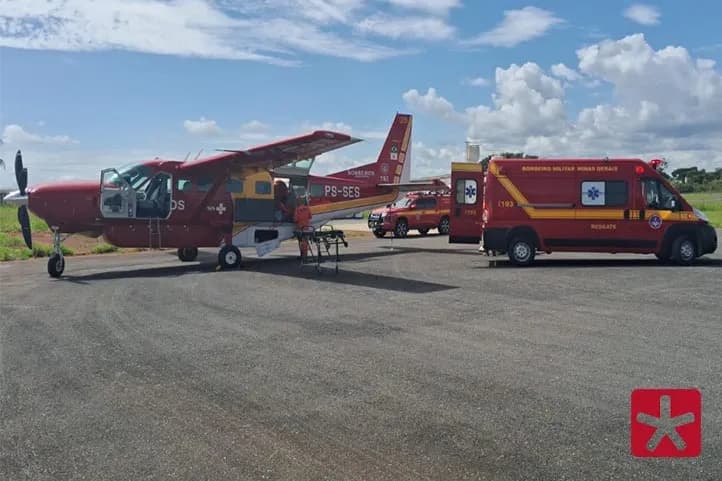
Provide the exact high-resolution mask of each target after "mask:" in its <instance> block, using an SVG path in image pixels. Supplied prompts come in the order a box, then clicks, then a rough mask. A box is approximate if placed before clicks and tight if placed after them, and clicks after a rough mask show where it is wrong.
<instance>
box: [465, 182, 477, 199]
mask: <svg viewBox="0 0 722 481" xmlns="http://www.w3.org/2000/svg"><path fill="white" fill-rule="evenodd" d="M466 196H467V197H468V198H470V199H471V198H472V197H474V196H476V187H474V186H473V185H467V186H466Z"/></svg>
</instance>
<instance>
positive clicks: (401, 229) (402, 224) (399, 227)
mask: <svg viewBox="0 0 722 481" xmlns="http://www.w3.org/2000/svg"><path fill="white" fill-rule="evenodd" d="M408 233H409V223H408V222H406V219H399V220H398V221H397V222H396V227H394V237H399V238H402V239H403V238H404V237H406V236H407V234H408Z"/></svg>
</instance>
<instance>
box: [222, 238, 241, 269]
mask: <svg viewBox="0 0 722 481" xmlns="http://www.w3.org/2000/svg"><path fill="white" fill-rule="evenodd" d="M218 265H219V266H220V268H221V269H223V270H228V269H238V268H239V267H240V265H241V251H240V250H238V247H236V246H234V245H233V244H227V245H224V246H223V247H221V250H220V252H218Z"/></svg>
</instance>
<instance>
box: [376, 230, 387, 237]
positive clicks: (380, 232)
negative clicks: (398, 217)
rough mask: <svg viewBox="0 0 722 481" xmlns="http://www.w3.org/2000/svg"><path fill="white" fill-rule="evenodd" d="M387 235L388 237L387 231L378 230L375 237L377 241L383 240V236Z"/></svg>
mask: <svg viewBox="0 0 722 481" xmlns="http://www.w3.org/2000/svg"><path fill="white" fill-rule="evenodd" d="M385 235H386V231H385V230H381V229H376V230H375V231H374V236H375V237H376V238H377V239H381V238H382V237H383V236H385Z"/></svg>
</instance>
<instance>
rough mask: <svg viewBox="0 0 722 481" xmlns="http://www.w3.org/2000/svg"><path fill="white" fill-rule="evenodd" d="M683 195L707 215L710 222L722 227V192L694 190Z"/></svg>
mask: <svg viewBox="0 0 722 481" xmlns="http://www.w3.org/2000/svg"><path fill="white" fill-rule="evenodd" d="M683 196H684V198H685V199H687V202H689V203H690V204H692V205H693V206H694V207H696V208H697V209H699V210H701V211H702V212H704V213H705V215H707V217H708V218H709V222H710V224H712V225H713V226H715V227H722V192H693V193H689V194H683Z"/></svg>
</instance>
